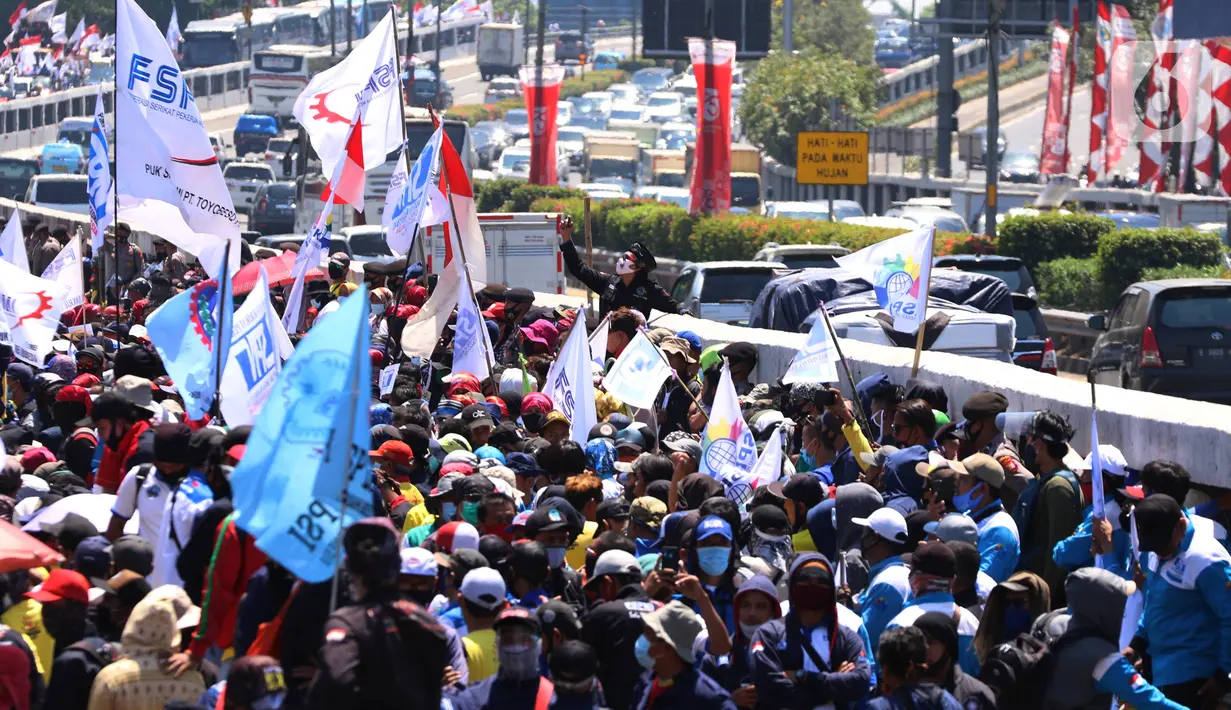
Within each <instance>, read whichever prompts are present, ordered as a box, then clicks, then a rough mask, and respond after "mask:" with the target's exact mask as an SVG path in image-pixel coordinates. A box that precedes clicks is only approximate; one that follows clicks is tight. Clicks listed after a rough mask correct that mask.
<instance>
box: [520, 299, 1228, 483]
mask: <svg viewBox="0 0 1231 710" xmlns="http://www.w3.org/2000/svg"><path fill="white" fill-rule="evenodd" d="M583 301H584V299H581V298H576V297H571V296H557V295H554V294H550V295H549V294H537V295H536V302H537V303H542V304H567V305H569V306H571V307H577V306H580V305H583ZM650 323H651V325H652V326H655V325H657V326H662V327H665V328H670V329H671V330H676V331H679V330H691V331H692V332H694V333H696V334H697V335H698V336H700V337H701V340H702V342H703V343H704V344H705V345H707V346H708V345H710V344H713V343H724V342H734V341H746V342H751V343H753V344H755V345H756V346H757V351H758V354H759V362H758V364H757V370H756V372H755V373H754V374H753V379H754V380H757V381H762V382H766V381H768V382H773V381H775V380H776V379H777V378H779V377H781V376H782V374H783V373H784V372H786V368H787V365H788V364H789V363H790V361H791V358H792V357H794V356H795V353H796V352H798V351H799V349H800V348H802V347H803V346H804V343H805V342H806V341H807V335H805V334H802V333H785V332H781V331H775V330H760V329H753V328H740V327H736V326H730V325H726V324H723V323H714V322H711V321H703V320H698V319H696V318H693V317H691V316H678V315H667V314H661V313H658V312H655V313H653V314H651V317H650ZM841 345H842V351H843V353H844V354H845V355H846V357H847V360H848V362H849V363H850V366H851V371H852V374H853V376H854V378H855V381H856V382H858V381H859V380H860V379H862V378H864V377H866V376H868V375H871V374H873V373H876V372H883V373H885V374H886V375H888V376H889V378H890V379H892V380H893V381H894V382H897V383H899V384H903V383H905V382H906V380H907V379H909V378H910V370H911V361H912V360H913V358H914V352H913V351H912V350H910V349H908V348H891V347H885V346H881V345H873V344H870V343H862V342H858V341H854V340H847V339H842V341H841ZM919 377H920V378H923V379H927V380H931V381H933V382H936V383H937V384H939V385H941V386H942V387H944V389H945V392H946V393H947V394H948V395H949V403H950V411H949V412H948V414H949V416H950V417H951V418H953V419H954V421H957V420H960V419H961V407H962V403H963V402H964V401H966V398H967V397H969V396H970V395H972V394H974V393H975V392H979V391H983V390H995V391H997V392H1001V393H1003V394H1004V395H1005V396H1006V397H1008V399H1009V406H1010V408H1011V410H1013V411H1034V410H1039V409H1049V410H1051V411H1053V412H1056V413H1058V414H1060V415H1061V416H1064V417H1067V418H1068V420H1069V422H1070V423H1072V425H1073V427H1074V428H1075V429H1076V430H1077V435H1076V436H1075V437H1074V438H1073V442H1072V443H1073V447H1074V448H1076V449H1077V450H1078V451H1080V452H1083V453H1084V452H1087V451H1089V449H1090V386H1089V385H1088V384H1086V383H1084V382H1078V381H1073V380H1066V379H1064V378H1061V377H1055V376H1053V375H1045V374H1043V373H1040V372H1034V371H1032V370H1027V369H1025V368H1021V367H1017V366H1014V365H1010V364H1006V363H1000V362H991V361H986V360H976V359H973V358H968V357H963V356H960V355H951V354H948V353H930V352H926V353H924V354H923V357H922V360H921V362H920V369H919ZM839 389H841V390H842V391H843V392H844V393H845V394H846V395H847V396H850V395H851V392H850V387H849V386H848V385H847V384H846V382H845V380H844V381H843V382H841V383H839ZM1097 390H1098V405H1099V413H1098V422H1099V441H1101V442H1102V443H1104V444H1114V445H1116V446H1117V447H1119V448H1120V450H1121V451H1123V452H1124V456H1125V457H1126V458H1127V459H1128V462H1129V465H1130V466H1133V467H1137V468H1140V467H1141V466H1143V465H1145V464H1146V463H1147V462H1149V461H1152V460H1155V459H1169V460H1172V461H1176V462H1178V463H1180V464H1182V465H1183V466H1184V467H1185V468H1187V469H1188V471H1189V473H1191V474H1192V477H1193V480H1194V481H1196V482H1198V483H1202V484H1205V485H1210V486H1216V487H1219V488H1231V407H1228V406H1223V405H1218V404H1209V403H1206V402H1195V401H1192V400H1187V399H1179V398H1176V397H1167V396H1164V395H1157V394H1151V393H1148V392H1135V391H1131V390H1122V389H1119V388H1116V387H1107V386H1104V385H1099V386H1098V388H1097Z"/></svg>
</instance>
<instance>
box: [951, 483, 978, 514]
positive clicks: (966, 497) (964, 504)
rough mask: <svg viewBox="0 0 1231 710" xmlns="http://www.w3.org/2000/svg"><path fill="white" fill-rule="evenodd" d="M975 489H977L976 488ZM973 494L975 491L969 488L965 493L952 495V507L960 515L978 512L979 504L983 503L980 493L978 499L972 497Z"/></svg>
mask: <svg viewBox="0 0 1231 710" xmlns="http://www.w3.org/2000/svg"><path fill="white" fill-rule="evenodd" d="M975 488H978V486H976V487H975ZM974 492H975V489H974V488H971V489H970V490H969V491H967V492H966V493H958V494H956V495H954V496H953V507H954V508H957V509H958V511H959V512H962V513H969V512H970V511H972V510H978V506H979V504H980V503H981V502H983V494H982V493H980V494H979V497H978V498H976V497H974Z"/></svg>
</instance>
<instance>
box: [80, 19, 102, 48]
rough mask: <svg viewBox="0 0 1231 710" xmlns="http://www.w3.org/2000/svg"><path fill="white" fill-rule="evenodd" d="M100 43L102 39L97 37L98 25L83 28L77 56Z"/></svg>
mask: <svg viewBox="0 0 1231 710" xmlns="http://www.w3.org/2000/svg"><path fill="white" fill-rule="evenodd" d="M101 41H102V39H101V38H100V37H99V32H98V25H90V26H89V27H87V28H85V36H83V37H82V38H81V46H79V47H77V52H78V54H80V53H81V52H84V51H85V50H87V49H89V48H91V47H93V46H94V45H96V44H98V43H99V42H101Z"/></svg>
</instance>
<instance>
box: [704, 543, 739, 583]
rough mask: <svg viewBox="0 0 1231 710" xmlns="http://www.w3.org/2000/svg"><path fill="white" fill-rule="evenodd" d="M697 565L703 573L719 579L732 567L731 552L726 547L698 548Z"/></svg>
mask: <svg viewBox="0 0 1231 710" xmlns="http://www.w3.org/2000/svg"><path fill="white" fill-rule="evenodd" d="M697 564H698V565H700V566H701V571H702V572H704V573H706V574H708V575H712V576H715V577H717V576H718V575H720V574H723V573H725V572H726V571H727V567H728V566H730V564H731V550H730V548H726V547H698V548H697Z"/></svg>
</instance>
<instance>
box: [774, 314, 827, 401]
mask: <svg viewBox="0 0 1231 710" xmlns="http://www.w3.org/2000/svg"><path fill="white" fill-rule="evenodd" d="M824 311H825V306H824V305H822V306H821V309H820V310H818V311H817V313H816V321H814V322H813V323H812V330H810V331H808V342H807V343H806V344H805V345H804V349H803V350H800V351H799V352H797V353H795V357H793V358H791V365H790V367H788V368H787V370H786V374H785V375H783V376H782V382H783V384H790V383H792V382H836V381H837V379H838V360H839V358H838V349H837V348H836V347H835V346H834V342H833V339H832V338H830V337H829V328H828V327H826V325H825V313H824Z"/></svg>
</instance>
